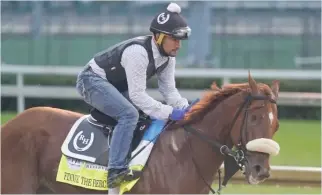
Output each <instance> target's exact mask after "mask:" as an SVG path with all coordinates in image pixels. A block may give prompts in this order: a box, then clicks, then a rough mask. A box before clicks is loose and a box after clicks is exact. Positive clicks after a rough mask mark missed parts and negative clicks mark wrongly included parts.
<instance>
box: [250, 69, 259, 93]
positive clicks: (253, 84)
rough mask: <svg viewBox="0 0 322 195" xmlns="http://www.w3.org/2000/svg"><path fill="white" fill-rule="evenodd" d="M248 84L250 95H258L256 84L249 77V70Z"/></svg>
mask: <svg viewBox="0 0 322 195" xmlns="http://www.w3.org/2000/svg"><path fill="white" fill-rule="evenodd" d="M248 83H249V86H250V88H251V90H252V94H258V88H257V83H256V81H255V80H254V79H253V77H252V76H251V75H250V71H249V70H248Z"/></svg>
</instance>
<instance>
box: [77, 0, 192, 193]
mask: <svg viewBox="0 0 322 195" xmlns="http://www.w3.org/2000/svg"><path fill="white" fill-rule="evenodd" d="M180 12H181V8H180V7H179V6H178V5H177V4H175V3H170V4H169V5H168V7H167V10H165V11H164V12H162V13H160V14H158V15H156V16H155V17H154V19H153V20H152V22H151V26H150V31H151V32H152V33H153V35H147V36H140V37H135V38H133V39H129V40H126V41H123V42H121V43H119V44H116V45H114V46H112V47H110V48H108V49H106V50H104V51H102V52H100V53H98V54H96V55H95V56H94V57H93V58H92V59H91V60H90V61H89V62H88V64H87V65H86V66H85V68H84V70H83V71H81V72H80V73H79V75H78V77H77V84H76V88H77V91H78V93H80V94H81V96H82V97H83V98H84V101H85V102H87V103H88V104H90V105H91V106H93V107H94V108H96V109H98V110H99V111H101V112H103V113H104V114H106V115H108V116H111V117H113V118H115V119H117V121H118V123H117V125H116V126H115V129H114V132H113V136H112V141H111V144H110V152H109V162H108V181H107V182H108V187H109V188H114V187H117V186H119V185H120V183H121V182H122V181H123V179H124V177H125V176H127V177H128V176H129V173H130V171H129V168H128V162H127V160H128V153H129V151H130V145H131V141H132V137H133V132H134V130H135V128H136V125H137V122H138V118H139V113H138V110H137V108H138V109H140V110H142V111H143V112H144V113H146V114H147V115H149V116H151V117H153V118H156V119H171V120H181V119H183V117H184V114H185V112H186V111H187V107H188V106H189V103H188V101H187V99H185V98H182V97H181V95H180V94H179V92H178V90H177V88H176V86H175V75H174V72H175V63H176V58H175V56H176V55H177V52H178V50H179V48H180V46H181V40H184V39H188V37H189V35H190V32H191V29H190V28H189V26H188V25H187V23H186V21H185V19H184V18H183V17H182V16H181V15H180ZM153 75H157V78H158V86H159V91H160V93H161V94H162V95H163V97H164V98H165V101H166V103H167V105H165V104H162V103H161V102H159V101H156V100H154V99H153V98H151V97H150V96H149V95H148V94H147V93H146V91H145V90H146V81H147V80H148V79H150V78H151V77H152V76H153Z"/></svg>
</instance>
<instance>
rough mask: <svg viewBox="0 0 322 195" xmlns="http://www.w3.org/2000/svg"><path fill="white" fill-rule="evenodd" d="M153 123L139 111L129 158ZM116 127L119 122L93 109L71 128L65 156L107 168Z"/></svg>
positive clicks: (67, 138)
mask: <svg viewBox="0 0 322 195" xmlns="http://www.w3.org/2000/svg"><path fill="white" fill-rule="evenodd" d="M152 122H153V120H151V118H150V117H149V116H148V115H146V114H144V113H143V112H142V111H139V120H138V123H137V126H136V129H135V130H134V135H133V139H132V142H131V148H130V151H129V152H128V155H129V156H130V155H131V153H132V152H133V151H134V150H135V149H136V148H137V147H138V145H139V144H140V142H141V141H142V139H143V137H144V134H145V133H146V132H147V130H148V129H149V127H150V126H151V123H152ZM116 125H117V120H115V119H114V118H112V117H110V116H107V115H105V114H104V113H102V112H100V111H99V110H97V109H96V108H91V109H90V114H89V115H85V116H83V117H81V118H80V119H79V120H78V121H76V122H75V124H74V125H73V127H72V128H71V130H70V132H69V134H68V135H67V137H66V139H65V141H64V143H63V145H62V152H63V154H64V155H66V156H67V157H71V158H74V159H79V160H84V161H87V162H91V163H95V164H98V165H102V166H107V164H108V153H109V148H110V143H111V139H112V136H113V131H114V128H115V126H116ZM158 128H161V127H158ZM151 133H153V132H151Z"/></svg>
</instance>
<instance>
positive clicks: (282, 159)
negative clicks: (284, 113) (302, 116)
mask: <svg viewBox="0 0 322 195" xmlns="http://www.w3.org/2000/svg"><path fill="white" fill-rule="evenodd" d="M274 140H275V141H277V142H278V143H279V144H280V148H281V150H280V154H279V155H278V156H276V157H272V158H271V163H272V164H277V165H292V166H314V167H321V122H320V121H308V120H302V121H301V120H296V121H295V120H281V121H280V128H279V130H278V131H277V132H276V135H275V137H274Z"/></svg>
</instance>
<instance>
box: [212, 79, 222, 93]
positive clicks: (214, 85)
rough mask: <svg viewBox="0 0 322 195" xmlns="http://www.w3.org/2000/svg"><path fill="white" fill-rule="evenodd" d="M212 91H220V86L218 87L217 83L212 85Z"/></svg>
mask: <svg viewBox="0 0 322 195" xmlns="http://www.w3.org/2000/svg"><path fill="white" fill-rule="evenodd" d="M211 89H212V90H214V91H219V90H220V89H219V87H218V85H217V83H216V82H215V81H214V82H213V83H212V85H211Z"/></svg>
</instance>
